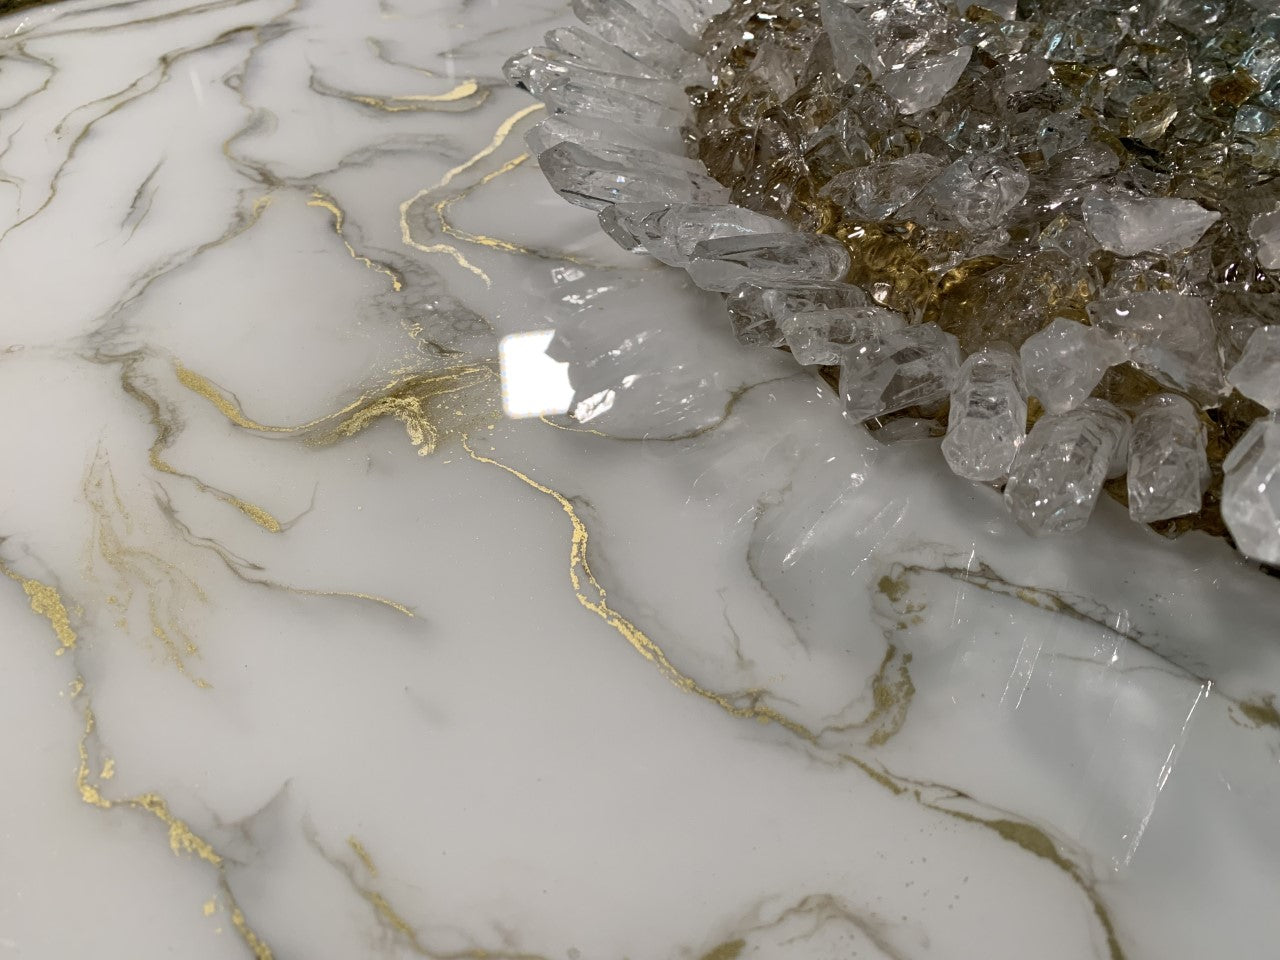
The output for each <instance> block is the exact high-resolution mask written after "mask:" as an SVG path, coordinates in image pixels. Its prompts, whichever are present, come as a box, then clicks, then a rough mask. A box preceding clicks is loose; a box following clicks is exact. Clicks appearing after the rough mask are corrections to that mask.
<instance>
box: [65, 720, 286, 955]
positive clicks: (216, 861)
mask: <svg viewBox="0 0 1280 960" xmlns="http://www.w3.org/2000/svg"><path fill="white" fill-rule="evenodd" d="M96 727H97V718H96V717H95V716H94V713H93V710H92V709H91V708H88V707H86V708H85V711H84V733H83V734H82V735H81V737H80V742H79V744H78V751H79V756H80V764H79V767H78V768H77V770H76V787H77V789H78V790H79V791H80V799H81V800H83V801H84V802H85V803H87V804H88V805H89V806H92V807H97V808H98V809H99V810H112V809H116V808H118V807H126V808H132V809H134V810H142V811H145V812H146V813H149V814H151V816H153V817H155V818H156V819H157V820H159V821H160V822H161V823H162V824H164V825H165V827H166V828H167V830H168V833H169V849H170V850H171V851H172V852H173V854H174V856H179V857H180V856H182V855H184V854H186V855H189V856H194V857H196V858H198V859H200V860H203V861H204V862H205V863H207V864H209V865H210V866H212V867H214V868H215V869H216V870H217V871H218V876H219V879H220V880H221V882H222V888H223V892H224V894H225V896H226V898H227V902H228V906H229V907H230V908H231V923H232V925H233V926H234V927H235V929H236V932H237V933H238V934H239V935H240V938H241V939H242V940H243V941H244V943H245V946H247V947H248V948H249V950H250V952H251V953H252V954H253V956H254V958H255V960H274V954H273V953H272V951H271V948H270V947H269V946H267V944H266V941H264V940H263V939H262V938H261V937H260V936H258V934H257V933H256V932H254V930H253V929H252V928H251V927H250V926H249V923H248V921H247V920H246V919H245V916H244V912H243V911H242V910H241V909H240V905H239V904H238V903H237V902H236V899H235V897H234V895H232V893H231V890H230V887H229V886H228V885H227V878H226V871H225V869H224V860H223V857H222V855H221V854H220V853H218V851H217V850H215V849H214V847H213V844H211V843H210V842H209V841H208V840H206V839H204V837H202V836H200V835H199V834H198V833H196V832H195V831H194V830H192V829H191V826H190V825H189V824H188V823H187V822H186V821H185V820H183V819H182V818H180V817H178V816H177V815H176V814H174V812H173V811H172V810H170V809H169V804H168V802H167V801H166V800H165V799H164V797H162V796H161V795H160V794H158V793H154V792H152V793H144V794H140V795H138V796H136V797H126V798H125V799H122V800H111V799H109V798H108V797H107V796H105V795H104V794H103V793H102V791H101V790H100V789H99V788H98V786H97V784H95V783H93V779H92V774H91V773H90V769H91V768H90V763H89V739H90V738H91V737H92V736H93V732H94V729H95V728H96ZM108 762H110V761H108ZM216 908H217V904H216V901H214V900H209V901H207V902H206V903H205V904H204V907H203V910H204V915H205V916H206V917H207V916H211V915H212V914H213V912H214V910H215V909H216Z"/></svg>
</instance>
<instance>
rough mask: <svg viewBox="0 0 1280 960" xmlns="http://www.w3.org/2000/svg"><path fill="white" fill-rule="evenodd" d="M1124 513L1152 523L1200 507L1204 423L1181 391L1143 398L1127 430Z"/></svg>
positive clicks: (1205, 470)
mask: <svg viewBox="0 0 1280 960" xmlns="http://www.w3.org/2000/svg"><path fill="white" fill-rule="evenodd" d="M1128 484H1129V516H1131V517H1132V518H1133V519H1134V520H1136V521H1137V522H1138V523H1155V522H1156V521H1157V520H1168V519H1170V518H1171V517H1182V516H1185V515H1187V514H1189V513H1197V512H1199V510H1200V504H1201V501H1202V500H1203V499H1204V491H1205V487H1207V486H1208V484H1209V458H1208V456H1207V455H1206V453H1205V429H1204V425H1203V424H1202V423H1201V422H1200V419H1199V417H1197V416H1196V411H1195V408H1194V407H1193V406H1192V405H1191V403H1190V401H1188V400H1187V399H1186V398H1185V397H1180V396H1178V395H1177V394H1172V393H1161V394H1157V395H1156V396H1154V397H1150V398H1149V399H1147V400H1146V401H1145V402H1144V403H1143V404H1142V406H1140V407H1139V408H1138V411H1137V413H1136V415H1135V416H1134V418H1133V430H1132V431H1131V433H1130V435H1129V477H1128Z"/></svg>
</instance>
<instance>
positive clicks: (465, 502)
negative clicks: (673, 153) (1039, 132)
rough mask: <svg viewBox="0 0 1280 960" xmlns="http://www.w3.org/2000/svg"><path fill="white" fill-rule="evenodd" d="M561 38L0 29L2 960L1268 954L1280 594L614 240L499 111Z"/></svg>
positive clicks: (440, 31)
mask: <svg viewBox="0 0 1280 960" xmlns="http://www.w3.org/2000/svg"><path fill="white" fill-rule="evenodd" d="M569 19H570V15H569V12H568V10H567V9H566V8H564V7H562V6H560V5H559V4H547V5H544V6H539V5H537V4H530V3H522V4H515V3H502V4H497V3H494V4H488V3H481V2H465V0H464V2H462V3H460V4H456V3H444V2H438V0H421V2H410V0H380V2H378V0H293V2H292V3H290V2H288V0H213V2H203V3H190V2H177V0H167V2H160V0H129V2H116V3H102V2H87V0H70V2H65V3H58V4H53V5H49V6H41V7H35V8H31V9H29V10H26V11H24V12H22V13H20V14H17V15H13V16H10V17H8V18H5V19H3V20H0V36H3V37H4V39H3V40H0V290H3V300H2V301H0V396H2V397H3V400H2V403H3V409H4V411H5V414H6V415H5V416H4V418H3V421H0V431H2V433H0V451H3V457H2V460H0V463H2V464H3V478H4V486H3V491H4V495H3V497H0V538H2V540H0V562H2V563H3V571H4V573H5V574H7V576H6V577H2V578H0V587H3V589H0V616H2V617H3V624H4V627H5V630H4V632H3V640H2V641H0V643H2V647H0V649H2V651H3V663H4V669H3V670H0V770H3V772H4V774H5V789H4V794H3V795H4V802H3V804H0V958H3V960H9V958H65V957H72V956H86V955H92V956H94V957H97V958H102V960H115V958H120V960H126V958H138V957H147V958H150V957H164V956H174V957H183V958H188V960H197V958H239V957H246V956H256V957H257V958H259V960H261V958H267V957H274V958H280V960H288V958H303V957H305V958H358V957H371V958H372V957H379V958H381V957H386V958H392V957H394V958H400V957H415V956H421V957H473V956H476V957H478V956H484V957H495V958H497V957H542V958H565V960H571V958H572V960H579V958H581V960H596V958H632V960H640V958H645V960H649V958H660V957H671V958H688V960H698V958H707V960H710V958H714V960H732V958H736V957H744V958H746V957H750V958H761V960H764V958H785V960H791V958H805V960H809V958H812V960H832V958H846V957H849V958H851V957H858V958H877V957H887V958H894V960H906V958H911V960H915V958H925V957H930V958H982V960H1001V958H1026V957H1035V958H1038V960H1075V958H1091V957H1099V958H1106V960H1119V958H1122V957H1123V958H1129V960H1146V958H1151V960H1171V958H1183V957H1188V958H1190V957H1197V958H1199V957H1242V958H1254V957H1270V956H1275V955H1276V952H1277V950H1280V947H1278V946H1277V944H1278V943H1280V915H1277V913H1276V911H1275V909H1274V905H1275V903H1276V902H1277V901H1278V900H1280V716H1278V715H1277V713H1276V709H1275V706H1276V700H1275V697H1276V692H1277V691H1280V639H1278V638H1277V635H1276V634H1277V630H1276V627H1275V624H1276V619H1277V613H1276V612H1277V609H1280V608H1278V607H1277V603H1278V601H1280V592H1278V591H1280V581H1276V580H1275V579H1271V578H1268V577H1266V576H1264V575H1262V574H1261V573H1258V572H1257V571H1256V570H1254V569H1252V568H1250V567H1248V566H1247V565H1245V564H1243V563H1242V562H1240V561H1239V560H1238V559H1237V558H1236V557H1235V556H1234V555H1233V554H1232V553H1231V552H1230V551H1229V550H1228V549H1227V548H1226V547H1225V546H1223V545H1222V544H1220V543H1215V542H1211V541H1209V540H1206V539H1203V538H1199V537H1189V538H1186V539H1184V540H1182V541H1179V542H1177V543H1173V544H1170V543H1165V542H1164V541H1161V540H1158V539H1157V538H1155V537H1154V536H1152V535H1149V534H1147V533H1146V532H1145V531H1143V530H1140V529H1138V528H1136V527H1134V526H1133V525H1132V524H1130V523H1129V522H1128V521H1127V520H1126V519H1125V518H1124V517H1123V516H1122V515H1121V512H1120V510H1119V508H1117V507H1115V506H1114V505H1113V504H1104V505H1103V507H1102V509H1101V511H1100V515H1099V517H1098V518H1096V519H1095V522H1094V523H1093V524H1092V525H1091V527H1090V528H1089V529H1088V530H1087V531H1086V532H1085V534H1084V535H1082V536H1080V537H1077V538H1075V539H1072V540H1066V541H1060V542H1032V541H1030V540H1028V539H1027V538H1026V537H1025V536H1024V535H1022V534H1021V533H1020V532H1019V531H1018V530H1017V529H1016V528H1014V527H1012V526H1011V524H1010V523H1009V521H1008V520H1007V519H1006V517H1005V516H1004V513H1003V510H1002V508H1001V507H1000V505H999V504H998V503H997V501H996V497H995V495H994V494H990V493H988V492H987V491H985V490H983V489H980V488H974V487H969V486H967V485H965V484H963V483H961V482H959V481H957V480H956V479H955V478H953V477H951V476H950V475H949V473H948V472H947V471H946V469H945V466H944V465H943V463H942V459H941V455H940V453H939V451H938V449H937V446H936V444H930V443H916V444H906V445H903V446H898V447H895V448H878V447H876V446H875V445H874V444H873V443H872V442H871V441H869V440H868V439H867V437H866V436H865V434H863V433H862V432H861V431H860V429H855V428H853V427H851V426H849V425H848V424H846V423H844V422H843V421H842V420H841V418H840V416H839V413H838V410H837V408H836V406H835V404H834V403H833V401H832V398H831V396H830V395H829V393H828V392H826V391H825V390H824V389H823V388H820V386H819V385H818V384H817V383H816V382H815V381H813V380H812V379H810V378H809V377H807V376H806V375H804V374H802V373H799V372H797V371H796V370H795V369H794V368H792V367H791V366H789V364H788V363H787V362H786V361H785V358H783V357H782V356H780V355H777V354H774V353H771V352H769V351H764V352H761V351H757V350H749V349H746V348H741V347H738V346H737V345H736V344H734V343H733V341H732V338H731V336H730V335H729V332H728V330H727V324H726V322H725V321H724V318H723V314H722V313H721V308H720V307H719V305H718V303H717V301H716V298H715V297H713V296H710V295H707V294H703V293H700V292H698V291H696V290H693V289H690V288H688V287H687V286H686V285H684V283H683V280H682V276H681V275H678V274H676V273H674V272H672V271H667V270H664V269H658V268H656V266H655V265H654V264H652V263H649V262H646V261H644V260H643V259H631V258H626V257H624V256H623V255H622V254H620V253H618V252H616V251H615V250H613V249H611V247H610V245H609V244H608V243H607V241H605V240H604V239H603V238H601V237H600V236H599V235H598V232H597V230H596V225H595V221H594V218H593V217H592V216H590V215H589V214H587V213H585V212H584V211H581V210H577V209H574V208H571V207H569V206H567V205H566V204H564V203H562V202H561V201H559V200H558V199H557V198H556V197H555V196H554V195H553V194H552V192H551V191H550V189H549V188H547V187H546V185H545V184H544V183H543V181H542V179H541V177H540V175H539V173H538V171H537V169H536V165H535V164H533V163H531V162H528V159H527V157H526V156H525V155H524V153H523V149H524V147H523V143H522V142H521V137H520V134H521V133H522V131H523V130H524V129H525V128H526V127H527V125H528V124H529V123H531V122H532V121H533V120H534V119H535V118H536V113H535V111H534V110H533V108H532V107H531V105H530V102H529V101H528V100H527V99H526V98H525V97H523V96H522V95H521V94H520V93H518V92H516V91H512V90H508V89H506V88H505V87H504V86H503V84H502V83H501V79H500V75H499V68H500V65H501V63H502V60H503V59H504V58H505V56H506V55H507V54H509V53H511V52H513V51H514V50H517V49H519V48H521V47H524V46H528V45H530V44H531V43H534V42H536V41H537V38H538V36H539V35H540V34H541V32H542V31H544V30H546V29H547V28H549V27H550V26H553V25H557V24H560V23H565V22H568V21H569ZM335 226H336V227H338V229H336V230H335ZM552 330H554V331H555V339H554V341H553V342H552V345H551V348H550V350H551V353H552V354H553V355H554V356H555V357H557V358H558V359H559V360H561V361H564V362H567V363H568V367H567V370H568V375H569V378H570V380H571V381H572V384H573V386H574V387H576V388H577V394H576V401H578V402H585V404H586V406H584V407H582V408H581V409H582V410H584V411H585V410H587V409H590V410H592V411H593V412H595V413H596V414H597V415H596V416H594V417H593V418H592V419H590V421H589V422H586V423H580V424H579V423H574V422H573V421H571V420H568V419H567V418H564V417H549V418H547V419H546V420H544V419H540V418H537V417H532V418H523V419H515V418H512V417H508V416H504V415H503V413H502V408H501V403H500V398H499V386H500V382H501V377H500V376H499V373H498V369H499V368H498V363H497V357H498V354H499V346H498V344H499V342H500V339H501V338H502V337H504V336H508V335H512V334H520V333H529V332H538V331H552ZM520 342H521V341H511V342H509V345H510V344H519V343H520ZM524 343H525V346H528V342H524ZM536 353H537V351H536V349H535V350H534V351H532V352H530V351H528V350H526V351H524V353H523V354H521V353H520V351H518V350H517V351H515V353H514V354H511V355H523V356H525V357H528V356H530V355H535V356H536ZM527 362H528V361H527V360H526V361H525V363H526V364H527ZM548 369H549V370H550V376H548V377H545V378H543V379H542V380H538V379H537V376H539V374H538V371H539V370H548ZM559 369H560V368H556V367H554V366H551V367H546V366H545V362H544V366H543V367H532V368H530V367H527V366H521V365H519V364H517V366H516V368H515V374H514V379H513V378H512V377H511V376H509V377H508V378H507V379H508V382H509V384H510V386H511V389H512V391H513V392H512V396H511V397H510V398H509V399H510V400H511V401H512V402H513V403H515V405H516V406H517V407H520V406H522V405H523V407H524V408H529V409H536V408H537V407H538V405H539V403H540V402H541V398H540V397H539V396H532V397H531V396H530V395H529V392H528V380H529V376H530V375H533V376H534V377H535V383H541V384H543V386H544V388H545V391H544V392H545V398H546V405H547V406H550V407H555V406H556V405H557V402H558V401H559V399H560V397H559V391H558V390H557V385H556V375H557V373H558V371H559ZM531 371H532V372H531ZM606 591H607V595H606Z"/></svg>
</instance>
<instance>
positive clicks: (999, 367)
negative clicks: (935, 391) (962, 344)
mask: <svg viewBox="0 0 1280 960" xmlns="http://www.w3.org/2000/svg"><path fill="white" fill-rule="evenodd" d="M1026 436H1027V399H1026V390H1025V388H1024V386H1023V383H1022V371H1021V369H1020V364H1019V362H1018V355H1017V354H1016V353H1014V352H1013V348H1012V347H1009V346H1007V345H1005V344H1002V343H997V344H992V345H991V346H989V347H984V348H983V349H981V350H979V351H978V352H977V353H974V354H971V355H970V356H969V357H968V358H967V359H966V360H965V362H964V364H963V365H962V366H961V367H960V373H959V375H958V376H957V378H956V385H955V386H954V387H953V388H952V390H951V411H950V415H949V416H948V419H947V436H946V438H945V439H944V440H943V441H942V455H943V456H944V457H945V458H946V461H947V464H948V465H949V466H950V467H951V470H952V472H953V473H955V474H957V475H958V476H961V477H964V478H966V479H968V480H978V481H992V480H1000V479H1002V478H1004V477H1005V476H1007V475H1008V473H1009V468H1010V467H1011V466H1012V465H1013V458H1014V456H1015V455H1016V454H1017V452H1018V448H1019V447H1020V446H1022V442H1023V440H1024V439H1025V438H1026Z"/></svg>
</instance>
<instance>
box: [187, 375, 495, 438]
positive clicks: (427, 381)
mask: <svg viewBox="0 0 1280 960" xmlns="http://www.w3.org/2000/svg"><path fill="white" fill-rule="evenodd" d="M174 371H175V374H176V376H177V378H178V382H179V383H181V384H182V385H183V386H184V387H186V388H187V389H188V390H190V391H192V392H193V393H196V394H198V395H199V396H201V397H204V398H205V399H206V400H207V401H209V403H210V404H212V405H213V407H214V409H216V410H217V411H218V412H219V413H221V414H222V415H223V416H224V417H226V418H227V420H229V421H230V422H231V423H233V424H235V425H236V426H238V427H241V428H243V429H245V430H251V431H254V432H255V433H268V434H280V435H285V436H301V437H303V439H304V440H305V441H306V442H307V443H310V444H312V445H314V446H329V445H330V444H334V443H337V442H338V441H340V440H344V439H347V438H348V437H353V436H355V435H356V434H358V433H360V432H362V431H363V430H365V429H367V428H368V427H370V426H372V425H373V424H375V423H377V422H378V421H379V420H381V419H383V418H384V417H391V418H393V419H395V420H399V421H400V423H401V424H402V425H403V426H404V428H405V432H406V433H407V434H408V436H409V440H410V442H411V443H412V444H413V445H414V446H415V447H418V448H419V450H418V452H419V454H421V455H424V456H425V455H427V454H430V453H432V452H434V451H435V449H436V447H437V446H438V445H439V443H440V440H441V438H442V437H443V435H444V434H445V432H446V430H445V426H446V425H445V420H446V418H448V417H454V418H457V417H459V416H464V415H465V414H459V413H458V412H457V410H456V409H453V410H449V411H443V410H440V409H438V408H439V406H440V401H441V400H443V398H445V397H449V396H452V395H454V394H458V393H462V392H469V391H477V392H480V393H481V394H482V400H483V402H485V403H487V402H488V400H489V399H490V397H489V395H490V394H493V395H494V396H496V390H497V388H498V386H499V376H498V372H497V370H496V369H495V368H494V365H493V364H491V363H478V364H463V365H460V366H456V367H449V368H446V369H443V370H434V371H427V372H425V373H415V374H409V375H407V376H403V377H397V378H396V379H394V380H392V381H391V382H390V383H388V384H387V385H386V386H384V387H381V388H379V389H377V390H374V391H371V392H369V393H366V394H364V395H362V396H361V397H359V398H357V399H356V400H353V401H352V402H351V403H349V404H347V405H346V406H345V407H343V408H342V409H341V410H338V411H336V412H334V413H331V414H326V415H325V416H323V417H318V418H317V419H315V420H310V421H308V422H307V423H302V424H298V425H297V426H291V427H279V426H269V425H267V424H264V423H259V422H258V421H256V420H253V419H251V418H250V417H248V416H246V415H245V413H244V411H243V410H242V409H241V408H240V406H239V404H238V403H236V402H235V401H234V400H233V399H232V395H230V394H227V393H224V392H223V391H222V390H221V389H220V388H219V387H217V386H216V385H215V384H214V383H213V382H212V381H211V380H209V378H208V377H205V376H203V375H201V374H199V373H196V372H195V371H194V370H190V369H188V368H187V367H184V366H183V365H182V364H181V363H176V364H175V365H174Z"/></svg>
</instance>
